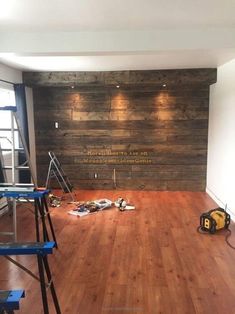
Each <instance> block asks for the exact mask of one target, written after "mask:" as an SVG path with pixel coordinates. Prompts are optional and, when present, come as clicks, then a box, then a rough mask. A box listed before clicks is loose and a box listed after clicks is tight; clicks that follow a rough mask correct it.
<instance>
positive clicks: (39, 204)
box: [34, 197, 58, 248]
mask: <svg viewBox="0 0 235 314" xmlns="http://www.w3.org/2000/svg"><path fill="white" fill-rule="evenodd" d="M34 203H35V204H34V206H35V224H36V241H38V242H40V240H41V239H40V226H39V217H40V218H41V221H42V235H43V241H44V242H46V241H50V239H49V234H48V231H47V226H46V216H47V219H48V222H49V226H50V231H51V235H52V239H53V241H54V242H55V247H56V248H58V245H57V241H56V236H55V232H54V228H53V224H52V220H51V216H50V212H49V209H48V206H47V202H46V199H45V197H42V198H41V199H38V198H36V199H35V201H34Z"/></svg>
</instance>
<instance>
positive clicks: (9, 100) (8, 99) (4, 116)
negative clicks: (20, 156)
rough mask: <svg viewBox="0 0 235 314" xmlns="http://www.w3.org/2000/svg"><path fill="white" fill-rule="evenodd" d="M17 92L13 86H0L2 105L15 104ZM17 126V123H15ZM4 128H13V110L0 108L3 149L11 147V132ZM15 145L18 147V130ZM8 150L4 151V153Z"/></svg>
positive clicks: (0, 134)
mask: <svg viewBox="0 0 235 314" xmlns="http://www.w3.org/2000/svg"><path fill="white" fill-rule="evenodd" d="M15 105H16V103H15V92H14V90H13V88H5V87H1V86H0V107H6V106H15ZM14 127H15V128H16V125H14ZM2 129H11V111H3V110H0V145H1V148H2V149H9V148H11V147H12V145H11V136H12V135H11V132H10V131H3V130H2ZM15 144H16V145H15V147H16V148H18V146H19V140H18V132H15ZM5 153H6V152H4V151H3V154H5Z"/></svg>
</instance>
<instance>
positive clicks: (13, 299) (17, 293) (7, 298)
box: [0, 290, 25, 314]
mask: <svg viewBox="0 0 235 314" xmlns="http://www.w3.org/2000/svg"><path fill="white" fill-rule="evenodd" d="M1 296H2V297H1ZM24 296H25V293H24V290H10V291H2V290H0V313H1V314H3V313H8V314H12V313H14V311H15V310H19V308H20V304H19V303H20V299H21V298H24Z"/></svg>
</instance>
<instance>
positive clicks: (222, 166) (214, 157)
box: [207, 59, 235, 218]
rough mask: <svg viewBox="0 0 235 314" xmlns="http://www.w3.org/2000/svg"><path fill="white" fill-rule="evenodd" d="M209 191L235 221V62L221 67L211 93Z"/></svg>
mask: <svg viewBox="0 0 235 314" xmlns="http://www.w3.org/2000/svg"><path fill="white" fill-rule="evenodd" d="M207 192H208V193H209V194H210V196H211V197H212V198H213V199H214V200H215V201H217V203H218V204H219V205H220V206H224V205H225V204H227V206H228V208H229V209H230V210H232V211H233V213H234V215H233V218H235V59H234V60H232V61H230V62H228V63H226V64H225V65H223V66H220V67H219V68H218V77H217V83H216V84H214V85H213V86H211V90H210V109H209V136H208V165H207Z"/></svg>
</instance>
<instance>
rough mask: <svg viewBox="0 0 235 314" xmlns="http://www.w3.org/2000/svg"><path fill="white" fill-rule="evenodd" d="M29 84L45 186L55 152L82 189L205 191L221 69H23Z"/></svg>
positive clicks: (38, 160) (38, 162)
mask: <svg viewBox="0 0 235 314" xmlns="http://www.w3.org/2000/svg"><path fill="white" fill-rule="evenodd" d="M24 82H25V84H27V85H29V86H32V87H33V94H34V112H35V134H36V151H37V169H38V179H39V183H40V184H43V183H44V182H45V180H46V174H47V168H48V164H49V158H48V154H47V153H48V151H53V152H54V153H55V154H56V155H57V157H58V159H59V160H60V162H61V164H62V165H63V168H64V170H65V172H66V173H67V175H68V176H69V178H70V181H72V183H73V184H74V185H75V186H76V187H77V188H80V189H113V188H117V189H139V190H143V189H145V190H192V191H197V190H198V191H199V190H205V185H206V164H207V133H208V104H209V85H210V84H212V83H215V82H216V69H192V70H164V71H122V72H50V73H49V72H25V73H24ZM164 84H166V86H165V85H164ZM117 85H119V88H117V87H116V86H117ZM163 85H164V86H163ZM55 122H58V124H59V128H58V129H56V128H55Z"/></svg>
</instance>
